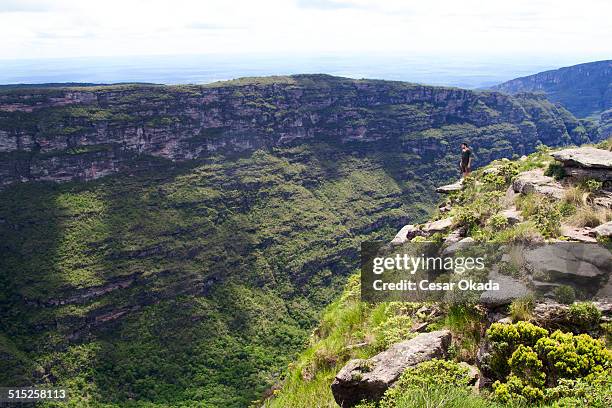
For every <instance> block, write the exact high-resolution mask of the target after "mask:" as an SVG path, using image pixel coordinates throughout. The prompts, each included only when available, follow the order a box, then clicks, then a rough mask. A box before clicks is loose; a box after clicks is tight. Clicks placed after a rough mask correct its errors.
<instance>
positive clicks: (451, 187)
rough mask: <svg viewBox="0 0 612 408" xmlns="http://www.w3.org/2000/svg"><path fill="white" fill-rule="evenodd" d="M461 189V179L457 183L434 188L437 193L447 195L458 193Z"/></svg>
mask: <svg viewBox="0 0 612 408" xmlns="http://www.w3.org/2000/svg"><path fill="white" fill-rule="evenodd" d="M461 189H463V179H459V180H458V181H456V182H454V183H452V184H446V185H444V186H440V187H438V188H436V191H437V192H438V193H443V194H448V193H453V192H455V191H459V190H461Z"/></svg>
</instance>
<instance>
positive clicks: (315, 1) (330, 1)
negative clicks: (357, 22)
mask: <svg viewBox="0 0 612 408" xmlns="http://www.w3.org/2000/svg"><path fill="white" fill-rule="evenodd" d="M296 4H297V6H298V7H299V8H303V9H315V10H341V9H349V8H351V9H357V8H364V6H363V5H361V4H357V3H353V2H351V1H343V0H297V3H296Z"/></svg>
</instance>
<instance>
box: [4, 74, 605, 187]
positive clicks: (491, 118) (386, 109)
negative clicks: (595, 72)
mask: <svg viewBox="0 0 612 408" xmlns="http://www.w3.org/2000/svg"><path fill="white" fill-rule="evenodd" d="M538 98H539V97H537V96H515V97H511V96H508V95H503V94H500V93H496V92H474V91H469V90H462V89H455V88H443V87H432V86H424V85H415V84H408V83H402V82H390V81H369V80H352V79H346V78H337V77H331V76H327V75H297V76H291V77H275V78H252V79H241V80H237V81H228V82H220V83H216V84H209V85H203V86H158V85H117V86H101V87H92V88H89V89H88V88H87V87H81V88H54V87H47V88H19V89H14V90H9V91H3V93H2V94H0V153H1V154H2V155H3V160H2V161H0V185H8V184H11V183H14V182H20V181H29V180H52V181H66V180H72V179H78V180H90V179H95V178H98V177H101V176H104V175H106V174H109V173H113V172H117V171H121V170H129V169H130V168H131V166H134V164H133V160H131V159H132V158H135V157H138V158H140V159H143V158H147V157H149V156H154V157H157V158H165V159H169V160H173V161H183V160H190V159H196V158H201V157H210V156H212V155H217V154H226V153H228V154H229V153H232V154H235V153H240V152H245V151H255V150H257V149H269V148H274V147H283V146H288V145H295V144H299V143H303V142H304V141H311V142H318V143H325V144H340V145H349V144H350V146H352V147H351V148H354V149H357V150H358V149H359V148H360V147H359V146H363V147H361V148H363V149H365V148H366V146H364V145H363V144H364V143H365V144H368V143H370V144H376V145H377V146H381V145H386V146H388V147H389V149H395V150H397V151H402V152H409V153H410V154H411V155H418V156H419V157H421V159H419V160H423V161H426V162H428V163H436V162H438V161H440V160H443V159H444V158H446V157H448V155H449V154H454V152H452V150H451V147H450V146H455V145H456V144H457V143H458V142H459V140H455V139H456V138H455V137H454V136H453V133H452V132H450V133H448V134H445V133H444V132H442V134H443V136H442V137H439V136H436V137H428V136H427V135H425V134H423V132H424V131H425V130H428V129H436V131H437V130H438V129H442V128H443V127H444V126H447V125H449V124H456V123H462V124H465V125H466V126H471V127H473V129H474V130H473V132H474V135H475V137H477V136H478V135H479V134H480V133H479V132H481V130H480V129H481V128H483V129H484V128H487V129H488V130H486V131H485V130H483V132H486V135H487V137H486V138H484V139H483V140H482V142H481V143H480V147H482V149H483V150H482V152H479V160H481V161H482V162H489V161H491V160H494V159H499V158H501V157H508V156H511V155H512V154H519V155H521V154H525V153H529V152H531V151H533V150H534V149H535V146H536V144H537V143H538V141H541V142H542V143H545V144H547V145H550V146H557V145H562V144H568V143H578V142H580V141H581V138H583V137H584V136H585V135H584V133H583V132H581V133H578V132H576V131H575V130H574V129H575V128H576V127H577V126H576V124H577V122H576V119H575V118H573V117H572V116H571V114H569V112H567V111H565V110H564V109H563V108H560V107H556V106H553V105H546V104H543V103H533V102H534V99H538ZM540 118H546V119H545V120H542V119H540ZM551 119H552V120H551ZM491 125H495V126H497V127H500V128H503V129H504V130H503V131H501V133H500V134H499V138H504V140H507V141H508V142H509V144H510V146H509V147H508V148H507V149H504V150H499V149H491V148H492V147H494V146H495V144H496V142H497V140H498V139H497V137H495V135H492V134H491V133H490V132H491V131H490V127H491ZM585 126H587V125H585ZM596 131H597V129H596V128H594V127H593V128H592V129H587V138H592V141H595V140H599V138H600V137H601V136H600V135H599V134H598V133H596ZM407 136H409V137H408V138H407ZM413 136H414V137H413ZM412 164H413V165H414V162H413V163H412ZM440 170H444V173H443V174H441V176H442V177H444V178H448V177H450V176H451V175H452V174H455V173H456V169H452V171H451V169H450V168H449V167H448V165H447V166H446V167H445V168H444V169H440Z"/></svg>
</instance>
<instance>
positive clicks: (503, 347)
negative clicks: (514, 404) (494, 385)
mask: <svg viewBox="0 0 612 408" xmlns="http://www.w3.org/2000/svg"><path fill="white" fill-rule="evenodd" d="M546 335H548V330H546V329H543V328H541V327H538V326H536V325H534V324H531V323H528V322H524V321H521V322H518V323H515V324H502V323H493V324H492V325H491V327H489V329H488V330H487V332H486V336H487V339H488V340H489V342H490V345H491V350H492V353H491V356H490V358H489V361H488V362H487V365H488V366H489V368H490V369H491V371H492V372H493V373H495V374H496V375H497V377H498V378H505V377H506V376H507V375H508V374H510V367H509V366H508V359H509V358H510V357H511V356H512V353H513V352H514V350H515V349H516V347H518V346H519V345H520V344H523V345H526V346H530V347H533V346H534V345H535V343H536V342H537V341H538V340H539V339H540V338H542V337H544V336H546Z"/></svg>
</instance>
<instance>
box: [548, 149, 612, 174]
mask: <svg viewBox="0 0 612 408" xmlns="http://www.w3.org/2000/svg"><path fill="white" fill-rule="evenodd" d="M550 155H551V156H552V157H553V158H554V159H555V160H558V161H560V162H561V163H563V165H564V166H567V167H582V168H598V169H609V170H612V151H609V150H603V149H596V148H594V147H588V146H587V147H579V148H577V149H564V150H559V151H558V152H552V153H551V154H550Z"/></svg>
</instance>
